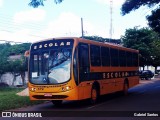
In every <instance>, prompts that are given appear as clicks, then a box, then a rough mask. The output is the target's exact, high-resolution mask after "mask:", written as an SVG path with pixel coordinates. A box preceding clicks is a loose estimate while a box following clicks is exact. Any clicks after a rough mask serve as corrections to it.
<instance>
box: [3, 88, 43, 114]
mask: <svg viewBox="0 0 160 120" xmlns="http://www.w3.org/2000/svg"><path fill="white" fill-rule="evenodd" d="M22 90H23V89H22V88H0V111H4V110H10V109H16V108H20V107H26V106H30V105H35V104H39V103H42V102H43V101H30V99H29V97H27V96H18V95H16V93H18V92H20V91H22Z"/></svg>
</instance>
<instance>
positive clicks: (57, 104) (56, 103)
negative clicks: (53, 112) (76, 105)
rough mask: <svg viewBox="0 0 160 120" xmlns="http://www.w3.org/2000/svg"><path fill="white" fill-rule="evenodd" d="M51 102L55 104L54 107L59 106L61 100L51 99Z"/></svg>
mask: <svg viewBox="0 0 160 120" xmlns="http://www.w3.org/2000/svg"><path fill="white" fill-rule="evenodd" d="M52 103H53V104H54V105H55V106H56V107H60V106H61V105H62V100H52Z"/></svg>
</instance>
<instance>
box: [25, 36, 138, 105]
mask: <svg viewBox="0 0 160 120" xmlns="http://www.w3.org/2000/svg"><path fill="white" fill-rule="evenodd" d="M28 54H29V71H28V73H29V75H28V76H29V83H28V87H29V96H30V99H31V100H51V101H52V102H53V104H55V105H57V106H58V105H60V104H61V103H62V101H63V100H82V99H88V98H89V99H90V101H91V103H95V102H96V101H97V99H98V98H99V96H100V95H104V94H108V93H113V92H117V91H123V93H124V94H127V91H128V89H129V88H131V87H133V86H135V85H137V84H138V83H139V76H138V65H139V60H138V54H139V53H138V51H137V50H134V49H129V48H125V47H122V46H119V45H114V44H110V43H100V42H96V41H91V40H86V39H83V38H72V37H71V38H68V37H65V38H52V39H47V40H43V41H39V42H35V43H33V44H32V45H31V47H30V50H29V53H28Z"/></svg>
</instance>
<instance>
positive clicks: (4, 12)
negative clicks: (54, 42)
mask: <svg viewBox="0 0 160 120" xmlns="http://www.w3.org/2000/svg"><path fill="white" fill-rule="evenodd" d="M124 1H125V0H113V5H112V6H113V8H112V11H113V14H112V19H113V20H112V26H113V27H112V38H113V39H119V38H120V37H121V36H122V35H124V34H125V30H126V29H129V28H134V27H135V26H139V27H147V21H146V18H145V16H146V15H147V14H148V13H149V12H150V11H149V10H148V9H147V8H145V7H141V8H140V9H139V10H136V11H133V12H131V13H130V14H127V15H125V16H122V15H121V10H120V9H121V6H122V4H123V3H124ZM29 2H30V0H0V40H7V41H15V42H35V41H39V40H42V39H46V38H54V37H80V36H81V34H82V33H81V18H83V28H84V35H86V36H100V37H105V38H110V23H111V22H110V19H111V15H110V0H64V1H63V2H62V3H61V4H55V3H54V0H46V1H44V6H40V7H38V8H32V7H31V6H29V5H28V3H29Z"/></svg>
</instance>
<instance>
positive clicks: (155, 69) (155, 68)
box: [154, 66, 157, 74]
mask: <svg viewBox="0 0 160 120" xmlns="http://www.w3.org/2000/svg"><path fill="white" fill-rule="evenodd" d="M154 73H155V74H156V73H157V66H155V71H154Z"/></svg>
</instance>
